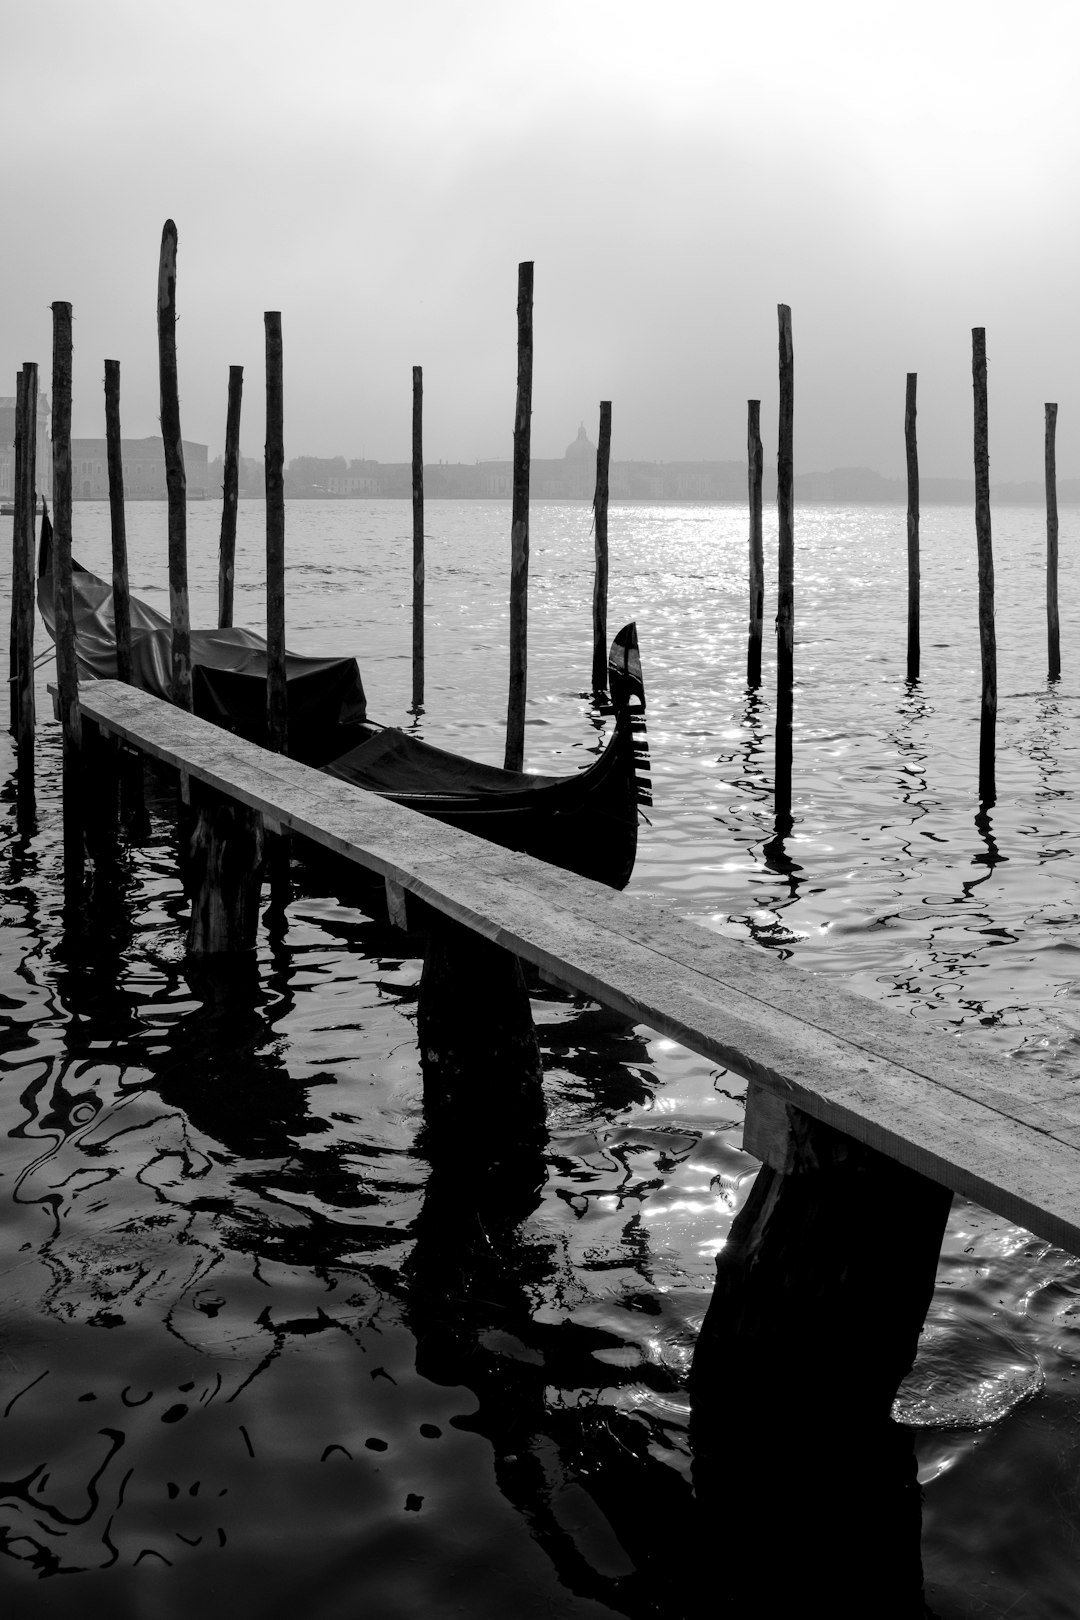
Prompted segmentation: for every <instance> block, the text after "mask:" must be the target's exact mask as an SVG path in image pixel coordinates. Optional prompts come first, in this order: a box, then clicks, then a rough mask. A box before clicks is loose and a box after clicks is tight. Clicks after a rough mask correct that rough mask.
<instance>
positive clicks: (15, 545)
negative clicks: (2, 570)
mask: <svg viewBox="0 0 1080 1620" xmlns="http://www.w3.org/2000/svg"><path fill="white" fill-rule="evenodd" d="M25 413H26V377H25V376H24V374H23V372H22V370H21V369H20V370H19V371H18V372H17V374H16V377H15V501H14V508H15V511H14V516H15V521H14V523H13V524H12V530H11V637H10V640H9V643H8V730H9V731H10V733H11V735H12V736H13V737H17V736H18V735H19V710H18V689H19V574H20V570H21V568H22V551H21V548H20V544H19V541H20V529H19V478H20V462H21V457H22V453H23V423H24V419H25Z"/></svg>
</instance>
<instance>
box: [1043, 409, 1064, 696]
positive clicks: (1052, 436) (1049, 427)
mask: <svg viewBox="0 0 1080 1620" xmlns="http://www.w3.org/2000/svg"><path fill="white" fill-rule="evenodd" d="M1044 409H1045V411H1046V447H1045V450H1046V453H1045V460H1046V642H1047V657H1048V664H1049V678H1050V680H1052V681H1057V680H1060V679H1061V625H1060V621H1059V618H1058V508H1057V448H1056V441H1057V409H1058V408H1057V406H1056V405H1047V406H1045V407H1044Z"/></svg>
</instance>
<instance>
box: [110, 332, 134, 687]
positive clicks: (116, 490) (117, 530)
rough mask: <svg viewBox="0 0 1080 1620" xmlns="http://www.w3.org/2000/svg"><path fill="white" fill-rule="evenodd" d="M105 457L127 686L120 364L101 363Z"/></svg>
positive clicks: (119, 651)
mask: <svg viewBox="0 0 1080 1620" xmlns="http://www.w3.org/2000/svg"><path fill="white" fill-rule="evenodd" d="M105 454H106V459H107V463H108V469H109V527H110V532H111V535H112V587H113V621H114V623H115V626H116V675H117V679H118V680H121V681H126V682H127V683H128V685H129V686H130V684H131V592H130V589H129V585H128V558H127V521H126V518H125V515H124V461H123V455H122V453H121V448H120V362H119V360H106V362H105Z"/></svg>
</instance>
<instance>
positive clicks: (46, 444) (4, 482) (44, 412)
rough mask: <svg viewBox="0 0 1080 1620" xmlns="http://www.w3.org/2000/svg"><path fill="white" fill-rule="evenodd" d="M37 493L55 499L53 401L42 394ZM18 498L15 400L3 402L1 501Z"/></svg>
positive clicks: (0, 419) (0, 403) (0, 404)
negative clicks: (53, 491) (51, 430)
mask: <svg viewBox="0 0 1080 1620" xmlns="http://www.w3.org/2000/svg"><path fill="white" fill-rule="evenodd" d="M34 482H35V484H36V485H37V493H38V494H39V495H46V496H48V497H49V498H50V499H51V498H52V444H51V442H50V439H49V401H48V399H47V398H46V396H45V395H44V394H43V393H39V394H38V408H37V444H36V446H35V449H34ZM14 498H15V400H14V399H11V398H5V399H0V500H2V501H4V503H5V504H7V503H8V502H10V501H12V500H14Z"/></svg>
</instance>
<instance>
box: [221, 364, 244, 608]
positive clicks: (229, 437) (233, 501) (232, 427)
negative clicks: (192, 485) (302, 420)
mask: <svg viewBox="0 0 1080 1620" xmlns="http://www.w3.org/2000/svg"><path fill="white" fill-rule="evenodd" d="M243 396H244V368H243V366H230V367H229V404H228V410H227V412H226V417H225V463H224V466H223V468H222V476H221V539H220V541H219V543H218V629H219V630H228V629H230V628H231V626H232V622H233V593H234V586H235V580H236V515H237V507H238V505H239V501H240V405H241V401H242V400H243Z"/></svg>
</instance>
